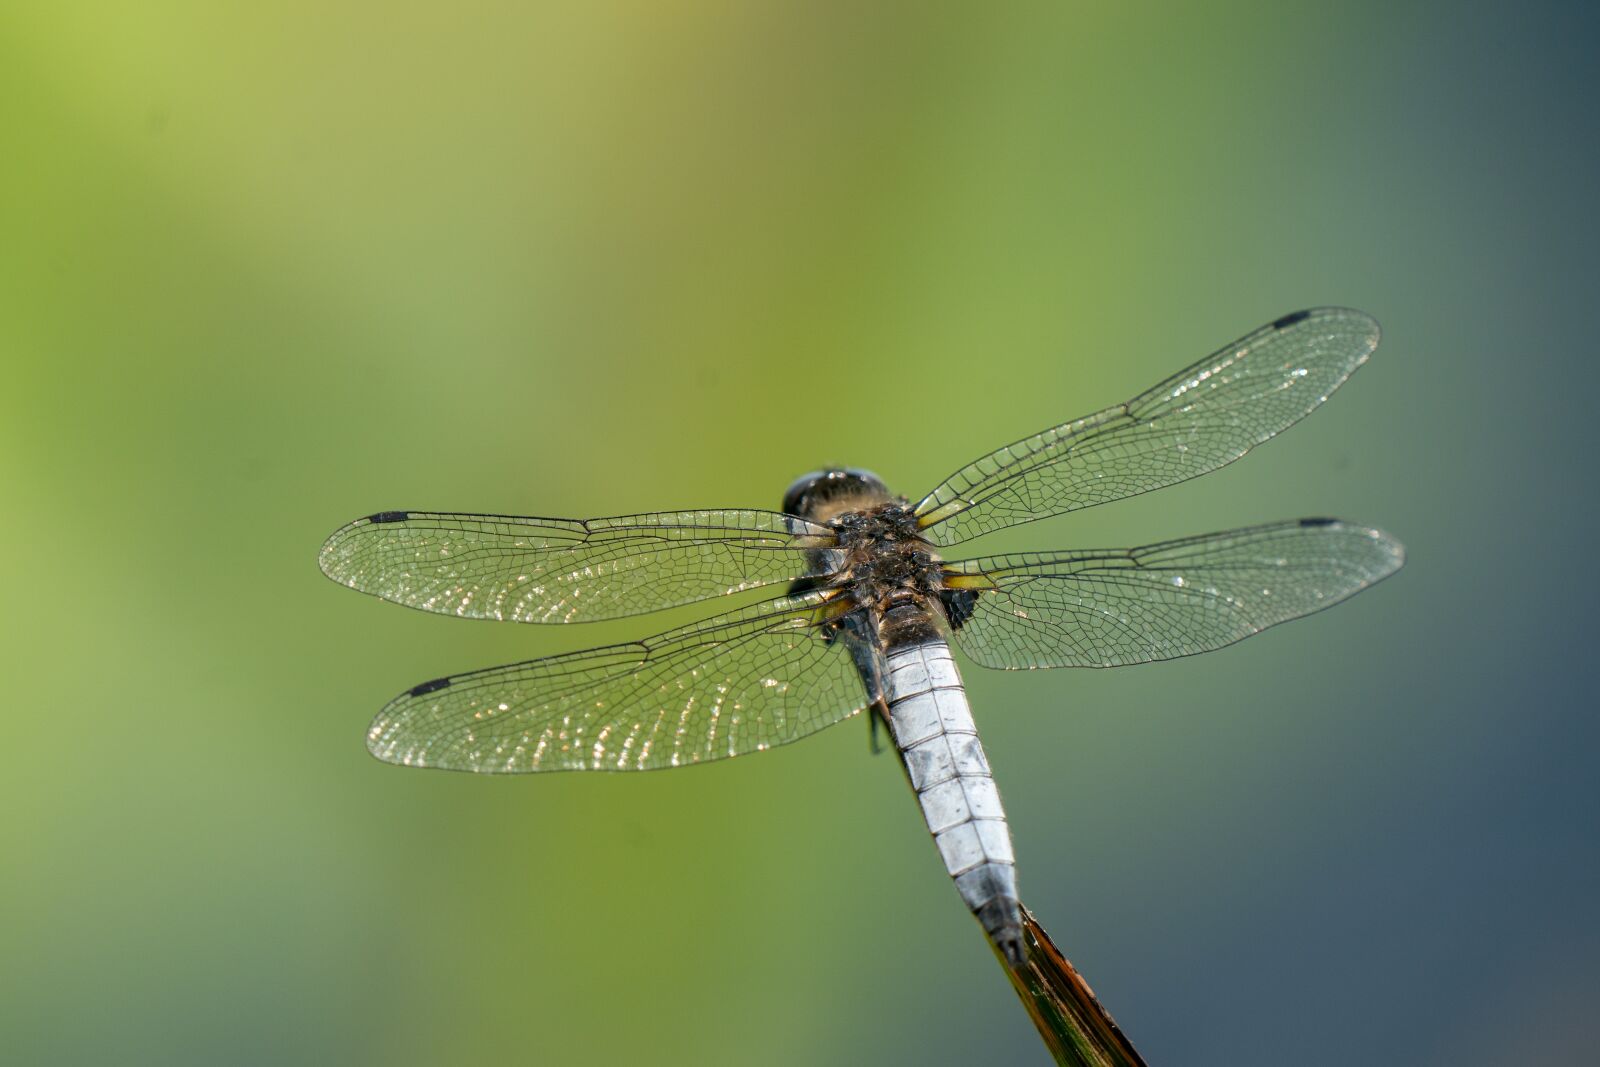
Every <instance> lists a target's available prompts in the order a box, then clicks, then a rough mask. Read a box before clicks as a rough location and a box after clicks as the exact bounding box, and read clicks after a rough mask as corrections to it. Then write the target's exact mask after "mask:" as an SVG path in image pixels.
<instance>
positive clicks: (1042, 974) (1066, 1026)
mask: <svg viewBox="0 0 1600 1067" xmlns="http://www.w3.org/2000/svg"><path fill="white" fill-rule="evenodd" d="M1022 934H1023V942H1024V948H1025V949H1026V959H1025V961H1024V962H1023V964H1022V966H1021V967H1012V966H1011V965H1010V964H1008V963H1007V962H1006V959H1005V956H1004V955H1002V954H1001V952H1000V950H999V949H995V955H996V956H997V957H999V959H1000V964H1001V966H1002V967H1004V968H1005V971H1006V974H1007V976H1009V977H1010V979H1011V985H1012V988H1014V989H1015V990H1016V991H1017V996H1018V997H1020V998H1021V999H1022V1006H1023V1008H1025V1009H1026V1010H1027V1012H1028V1017H1029V1018H1030V1019H1032V1020H1033V1024H1034V1025H1035V1026H1037V1027H1038V1028H1039V1036H1040V1037H1041V1038H1043V1039H1044V1043H1045V1047H1047V1048H1048V1049H1049V1050H1050V1054H1051V1055H1052V1056H1054V1057H1055V1060H1056V1062H1057V1063H1059V1064H1063V1065H1065V1067H1145V1062H1144V1060H1143V1059H1141V1058H1140V1057H1139V1053H1138V1052H1136V1051H1134V1048H1133V1044H1132V1043H1131V1042H1129V1040H1128V1039H1127V1037H1125V1036H1124V1035H1123V1033H1122V1029H1121V1028H1120V1027H1119V1026H1117V1024H1116V1021H1115V1020H1114V1019H1112V1018H1111V1013H1110V1012H1108V1011H1106V1010H1105V1009H1104V1008H1102V1007H1101V1006H1100V1001H1099V1000H1097V999H1096V998H1095V995H1094V990H1092V989H1090V988H1089V983H1088V982H1085V981H1084V980H1083V976H1082V975H1080V974H1079V973H1078V972H1077V971H1076V970H1075V969H1074V968H1073V966H1072V964H1071V963H1070V962H1069V961H1068V960H1067V957H1066V956H1065V955H1063V954H1062V952H1061V950H1060V949H1058V948H1056V946H1055V942H1053V941H1051V940H1050V935H1049V934H1047V933H1045V931H1044V927H1042V926H1040V925H1039V923H1038V920H1036V919H1035V918H1034V917H1033V913H1032V912H1030V911H1029V910H1028V909H1027V908H1026V907H1024V908H1023V909H1022Z"/></svg>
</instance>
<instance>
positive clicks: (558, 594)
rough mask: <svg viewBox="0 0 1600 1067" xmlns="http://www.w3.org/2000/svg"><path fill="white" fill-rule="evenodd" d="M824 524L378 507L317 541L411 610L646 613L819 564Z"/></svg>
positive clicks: (564, 617)
mask: <svg viewBox="0 0 1600 1067" xmlns="http://www.w3.org/2000/svg"><path fill="white" fill-rule="evenodd" d="M833 543H834V538H833V534H832V533H831V531H829V530H828V529H827V528H825V527H822V526H818V525H815V524H813V523H810V522H807V521H806V520H804V519H799V518H795V517H794V516H792V515H782V514H779V513H777V512H771V511H731V510H729V511H678V512H662V513H657V514H651V515H626V516H621V517H618V518H608V519H589V520H579V519H541V518H526V517H521V516H514V515H459V514H452V513H448V512H430V511H409V512H399V511H396V512H384V513H381V514H378V515H371V516H368V517H367V518H364V519H357V520H356V521H355V522H352V523H350V524H349V525H348V526H345V527H343V528H342V529H340V530H338V531H336V532H335V533H334V534H333V536H332V537H329V538H328V540H327V542H326V543H325V544H324V545H323V546H322V554H321V557H320V563H321V565H322V570H323V573H324V574H326V575H327V576H328V577H330V578H332V579H333V580H334V581H336V582H340V583H342V584H344V585H348V586H350V587H351V588H352V589H358V590H360V591H361V592H363V593H371V594H373V595H374V596H379V597H382V598H383V599H385V600H392V601H394V602H395V603H397V604H404V605H406V606H407V607H413V608H421V609H423V610H424V611H437V612H440V613H443V614H447V615H460V616H464V617H466V618H475V619H502V620H508V621H514V622H585V621H589V620H593V619H613V618H620V617H622V616H624V615H641V614H644V613H646V612H651V611H658V610H660V609H662V608H669V607H675V606H677V605H680V604H688V603H691V602H693V601H696V600H705V599H708V598H710V597H715V596H721V595H723V594H726V593H733V592H737V591H739V590H742V589H753V588H755V587H757V586H763V585H770V584H772V583H775V582H786V581H791V580H793V579H795V578H798V577H802V576H806V575H808V574H813V573H816V571H815V569H814V567H813V566H812V564H813V562H814V561H815V560H816V559H820V558H822V557H821V556H816V557H811V556H808V555H807V552H808V550H812V549H817V548H821V547H826V546H827V545H831V544H833Z"/></svg>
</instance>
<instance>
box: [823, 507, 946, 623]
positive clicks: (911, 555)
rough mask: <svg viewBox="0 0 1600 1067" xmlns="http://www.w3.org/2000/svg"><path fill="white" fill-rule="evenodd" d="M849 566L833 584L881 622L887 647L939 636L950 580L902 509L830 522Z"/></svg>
mask: <svg viewBox="0 0 1600 1067" xmlns="http://www.w3.org/2000/svg"><path fill="white" fill-rule="evenodd" d="M828 525H829V526H830V527H832V528H833V530H834V531H835V533H836V534H837V536H838V538H839V549H838V550H839V552H840V554H841V556H842V561H843V565H842V566H841V567H840V568H839V570H838V571H837V572H836V574H835V575H834V577H833V579H832V580H831V581H829V583H828V584H829V585H830V586H833V587H834V588H838V589H840V590H841V591H843V593H844V594H845V595H846V596H848V597H849V598H850V600H851V602H852V605H853V607H854V608H856V609H865V611H866V612H867V613H868V614H870V615H871V616H872V617H873V618H874V619H875V620H876V622H877V628H878V631H879V634H878V636H879V639H880V640H881V641H882V642H883V646H884V647H895V646H897V645H902V644H907V643H913V642H916V641H922V640H927V639H930V638H932V637H935V636H938V634H939V632H940V628H939V625H938V623H939V618H940V617H941V616H942V615H943V611H942V605H941V601H940V596H941V593H942V592H943V590H944V576H943V571H942V570H941V568H940V563H939V557H938V555H937V554H935V552H934V550H933V545H932V544H930V543H929V542H928V540H927V539H926V538H924V537H923V536H922V530H921V528H920V527H919V526H918V525H917V519H916V516H915V515H913V514H912V513H911V510H910V509H909V508H908V507H906V506H905V505H904V504H902V503H897V502H891V503H886V504H878V505H876V506H874V507H870V508H867V509H864V510H861V511H846V512H843V513H841V514H839V515H836V516H834V517H833V518H832V519H830V520H829V521H828Z"/></svg>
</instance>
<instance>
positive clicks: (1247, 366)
mask: <svg viewBox="0 0 1600 1067" xmlns="http://www.w3.org/2000/svg"><path fill="white" fill-rule="evenodd" d="M1378 336H1379V335H1378V324H1377V323H1376V322H1375V321H1373V319H1372V318H1371V317H1370V316H1368V315H1366V314H1364V313H1363V312H1360V311H1353V310H1350V309H1349V308H1317V309H1315V310H1312V311H1300V312H1296V313H1295V314H1293V315H1285V316H1284V317H1283V318H1281V319H1278V320H1277V321H1276V322H1273V323H1270V324H1268V325H1266V326H1263V327H1262V328H1261V329H1259V330H1257V331H1255V332H1254V333H1252V334H1250V335H1248V336H1246V337H1242V338H1240V339H1239V340H1237V341H1235V342H1234V343H1233V344H1231V345H1228V346H1227V347H1226V348H1224V349H1222V350H1221V351H1219V352H1217V353H1215V354H1214V355H1211V356H1208V357H1206V358H1205V359H1203V360H1201V361H1200V362H1198V363H1196V364H1195V365H1194V366H1192V367H1187V368H1185V369H1184V370H1181V371H1179V372H1178V373H1177V374H1175V375H1173V376H1172V377H1170V378H1168V379H1167V380H1166V381H1164V382H1162V383H1161V384H1159V385H1157V386H1155V387H1154V388H1152V389H1149V390H1147V391H1146V392H1143V393H1141V394H1139V395H1138V396H1136V397H1134V398H1133V399H1132V400H1129V401H1128V402H1127V403H1124V404H1118V405H1117V406H1116V407H1112V408H1107V409H1106V410H1105V411H1102V412H1099V413H1097V414H1094V415H1089V416H1086V417H1084V418H1081V419H1078V420H1077V421H1075V422H1068V423H1063V424H1062V425H1060V426H1054V427H1051V428H1050V429H1048V430H1044V431H1041V432H1040V433H1036V434H1034V435H1033V436H1032V437H1029V438H1026V439H1024V440H1021V441H1018V442H1016V443H1015V444H1010V445H1007V446H1006V447H1005V448H1002V449H1000V450H998V451H996V452H992V453H990V454H989V455H987V456H984V457H983V458H982V459H979V460H977V461H975V462H973V463H970V464H968V465H967V466H965V467H963V468H962V469H961V470H959V471H957V472H956V473H955V474H953V475H951V476H950V477H949V478H948V479H946V480H945V482H944V483H943V484H942V485H940V486H939V487H938V488H936V489H934V490H933V492H931V493H929V494H928V495H927V496H926V497H924V498H923V499H922V501H921V502H920V503H919V504H918V505H917V507H916V513H917V516H918V518H919V520H920V522H921V524H922V526H924V527H925V528H927V529H928V534H927V536H928V537H929V538H930V539H931V540H932V541H934V542H935V543H936V544H940V545H951V544H955V543H957V542H960V541H966V540H968V539H970V538H973V537H977V536H979V535H980V534H985V533H988V532H990V531H992V530H998V529H1001V528H1003V527H1006V526H1016V525H1019V524H1021V523H1025V522H1032V521H1034V520H1035V519H1042V518H1047V517H1049V516H1051V515H1060V514H1063V513H1065V512H1068V511H1076V510H1078V509H1079V508H1086V507H1092V506H1093V505H1095V504H1104V503H1106V502H1107V501H1111V500H1120V499H1121V498H1123V497H1129V496H1134V495H1136V494H1139V493H1144V492H1148V491H1150V490H1152V489H1159V488H1161V487H1162V486H1164V485H1172V484H1174V483H1176V482H1181V481H1185V480H1187V479H1189V478H1193V477H1196V476H1197V475H1201V474H1205V473H1206V472H1208V471H1213V470H1216V469H1217V468H1218V467H1221V466H1223V465H1225V464H1228V463H1231V462H1233V461H1234V460H1236V459H1238V458H1239V457H1240V456H1242V455H1244V454H1245V453H1246V452H1248V451H1249V450H1250V449H1251V448H1253V447H1255V446H1256V445H1258V444H1260V443H1261V442H1263V441H1265V440H1267V439H1268V438H1269V437H1272V436H1273V435H1274V434H1276V433H1278V432H1279V431H1281V430H1284V429H1287V428H1288V427H1289V426H1292V425H1293V424H1294V423H1296V422H1298V421H1299V420H1300V419H1302V418H1304V417H1305V416H1306V415H1308V414H1310V413H1311V412H1312V411H1313V410H1315V409H1316V407H1317V406H1318V405H1319V404H1321V403H1322V402H1323V401H1324V400H1326V399H1327V398H1328V395H1329V394H1330V393H1332V392H1333V391H1334V390H1335V389H1337V388H1338V387H1339V386H1340V385H1341V384H1342V383H1343V382H1344V381H1345V379H1347V378H1349V377H1350V375H1351V374H1352V373H1354V371H1355V370H1356V368H1357V367H1359V366H1361V364H1363V363H1365V362H1366V360H1367V357H1368V356H1370V355H1371V354H1372V351H1373V349H1374V348H1376V347H1377V345H1378Z"/></svg>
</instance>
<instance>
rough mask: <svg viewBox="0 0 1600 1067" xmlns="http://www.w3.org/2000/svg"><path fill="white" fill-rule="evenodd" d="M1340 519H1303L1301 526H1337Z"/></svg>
mask: <svg viewBox="0 0 1600 1067" xmlns="http://www.w3.org/2000/svg"><path fill="white" fill-rule="evenodd" d="M1338 522H1339V520H1338V519H1301V520H1300V525H1301V526H1336V525H1338Z"/></svg>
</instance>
